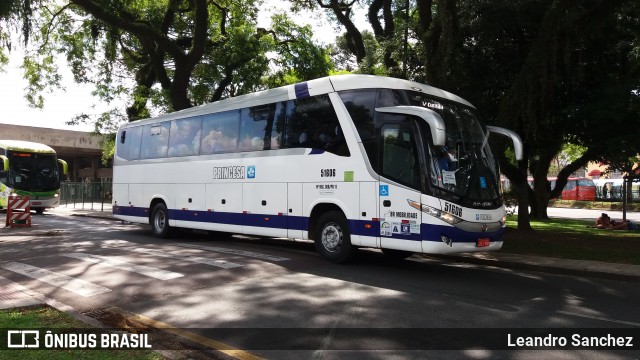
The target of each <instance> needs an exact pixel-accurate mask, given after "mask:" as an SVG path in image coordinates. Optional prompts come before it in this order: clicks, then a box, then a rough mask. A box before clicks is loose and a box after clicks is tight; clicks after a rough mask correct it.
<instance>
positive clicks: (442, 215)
mask: <svg viewBox="0 0 640 360" xmlns="http://www.w3.org/2000/svg"><path fill="white" fill-rule="evenodd" d="M407 201H408V202H409V205H410V206H411V207H412V208H414V209H418V210H420V211H422V212H423V213H425V214H428V215H431V216H433V217H435V218H438V219H440V220H442V221H444V222H446V223H448V224H451V225H455V224H457V223H459V222H461V221H462V219H461V218H459V217H457V216H455V215H452V214H449V213H446V212H444V211H442V210H438V209H436V208H434V207H431V206H427V205H425V204H419V203H417V202H415V201H411V200H408V199H407Z"/></svg>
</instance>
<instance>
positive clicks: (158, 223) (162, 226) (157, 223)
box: [151, 202, 171, 239]
mask: <svg viewBox="0 0 640 360" xmlns="http://www.w3.org/2000/svg"><path fill="white" fill-rule="evenodd" d="M151 231H152V232H153V235H154V236H156V237H159V238H162V239H166V238H168V237H169V235H170V233H171V226H169V211H168V210H167V206H166V205H165V204H164V203H162V202H161V203H158V204H156V206H154V207H153V212H152V213H151Z"/></svg>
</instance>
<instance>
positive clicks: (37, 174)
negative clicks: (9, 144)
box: [7, 151, 60, 191]
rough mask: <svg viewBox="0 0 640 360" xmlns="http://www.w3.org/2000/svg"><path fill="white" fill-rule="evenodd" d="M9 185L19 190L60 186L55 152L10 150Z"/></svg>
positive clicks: (56, 187)
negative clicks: (40, 152) (42, 152)
mask: <svg viewBox="0 0 640 360" xmlns="http://www.w3.org/2000/svg"><path fill="white" fill-rule="evenodd" d="M7 157H8V158H9V176H8V185H9V186H10V187H12V188H14V189H17V190H30V191H51V190H57V189H59V188H60V177H59V174H58V163H57V160H56V155H55V154H39V153H31V152H25V151H8V152H7Z"/></svg>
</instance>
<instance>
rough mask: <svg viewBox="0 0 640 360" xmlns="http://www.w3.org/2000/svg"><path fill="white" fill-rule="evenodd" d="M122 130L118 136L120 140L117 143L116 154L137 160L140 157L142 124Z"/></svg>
mask: <svg viewBox="0 0 640 360" xmlns="http://www.w3.org/2000/svg"><path fill="white" fill-rule="evenodd" d="M120 131H121V134H120V135H119V137H118V138H119V139H120V141H119V142H118V143H117V144H116V147H117V149H116V154H117V155H118V156H119V157H121V158H123V159H127V160H137V159H138V158H140V140H141V139H140V137H141V135H142V126H136V127H131V128H126V129H124V130H120ZM125 133H126V135H125ZM122 141H124V142H122Z"/></svg>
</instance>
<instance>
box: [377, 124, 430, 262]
mask: <svg viewBox="0 0 640 360" xmlns="http://www.w3.org/2000/svg"><path fill="white" fill-rule="evenodd" d="M417 134H419V132H418V131H417V129H416V128H415V127H414V126H413V124H412V123H411V122H401V123H390V124H385V125H383V126H382V128H381V135H382V136H381V141H382V143H381V144H380V146H381V149H380V150H381V151H380V156H381V159H380V160H381V161H380V173H381V179H380V183H379V185H378V195H379V199H380V200H379V209H380V237H381V239H380V245H381V247H383V248H389V249H397V250H406V251H412V252H421V251H422V241H421V240H422V237H421V234H420V228H421V226H420V225H421V223H422V212H421V211H420V210H418V209H419V208H420V203H421V194H420V191H419V190H416V189H420V181H421V180H420V179H421V178H420V174H421V172H420V159H419V155H418V142H417V139H416V138H417ZM386 179H388V180H386ZM412 204H413V206H412ZM416 204H417V205H416ZM414 206H416V207H414Z"/></svg>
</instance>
